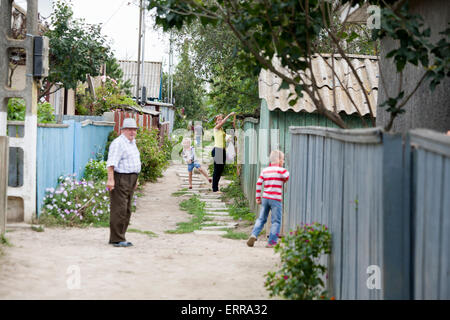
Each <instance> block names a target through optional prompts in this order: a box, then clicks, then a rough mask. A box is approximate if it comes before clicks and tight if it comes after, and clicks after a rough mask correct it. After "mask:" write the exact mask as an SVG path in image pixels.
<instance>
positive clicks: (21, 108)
mask: <svg viewBox="0 0 450 320" xmlns="http://www.w3.org/2000/svg"><path fill="white" fill-rule="evenodd" d="M54 112H55V110H54V109H53V107H52V105H51V104H50V103H48V102H43V103H38V111H37V116H38V119H37V120H38V123H54V122H55V115H54V114H53V113H54ZM25 114H26V105H25V101H24V100H23V99H19V98H11V99H9V100H8V120H10V121H25Z"/></svg>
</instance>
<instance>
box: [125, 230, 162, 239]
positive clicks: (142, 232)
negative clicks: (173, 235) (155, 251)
mask: <svg viewBox="0 0 450 320" xmlns="http://www.w3.org/2000/svg"><path fill="white" fill-rule="evenodd" d="M127 232H134V233H140V234H146V235H148V236H149V237H150V238H156V237H157V236H158V235H157V234H156V233H154V232H152V231H142V230H138V229H133V228H130V229H128V230H127Z"/></svg>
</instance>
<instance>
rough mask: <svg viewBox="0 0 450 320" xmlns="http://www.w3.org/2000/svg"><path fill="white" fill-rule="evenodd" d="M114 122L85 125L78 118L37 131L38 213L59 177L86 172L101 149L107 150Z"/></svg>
mask: <svg viewBox="0 0 450 320" xmlns="http://www.w3.org/2000/svg"><path fill="white" fill-rule="evenodd" d="M113 128H114V125H113V124H102V123H99V124H89V125H85V126H83V125H82V123H80V122H76V121H75V120H68V121H64V124H63V125H39V127H38V133H37V190H36V196H37V201H36V203H37V212H38V214H39V212H40V209H41V207H42V203H43V198H44V196H45V190H46V189H47V188H55V187H56V185H57V181H58V177H60V176H61V175H66V174H73V173H76V175H77V177H78V178H81V177H82V176H83V174H84V167H85V166H86V164H87V162H88V161H89V159H91V158H95V154H96V153H97V152H102V153H103V151H104V148H105V144H106V140H107V137H108V134H109V133H110V132H111V131H112V130H113Z"/></svg>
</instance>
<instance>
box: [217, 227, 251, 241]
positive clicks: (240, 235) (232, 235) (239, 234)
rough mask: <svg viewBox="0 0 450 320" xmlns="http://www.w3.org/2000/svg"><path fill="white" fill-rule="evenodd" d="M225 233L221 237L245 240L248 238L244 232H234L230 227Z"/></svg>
mask: <svg viewBox="0 0 450 320" xmlns="http://www.w3.org/2000/svg"><path fill="white" fill-rule="evenodd" d="M226 231H227V234H224V235H223V236H222V237H223V238H227V239H233V240H246V239H248V234H247V233H246V232H236V231H234V230H231V229H227V230H226Z"/></svg>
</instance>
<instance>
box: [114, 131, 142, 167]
mask: <svg viewBox="0 0 450 320" xmlns="http://www.w3.org/2000/svg"><path fill="white" fill-rule="evenodd" d="M106 166H107V167H111V166H114V171H115V172H118V173H139V172H140V171H141V155H140V153H139V150H138V148H137V146H136V140H135V139H133V141H130V140H128V138H127V137H125V135H123V134H121V135H120V136H119V137H117V138H116V139H114V140H113V142H111V145H110V146H109V152H108V161H107V162H106Z"/></svg>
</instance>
